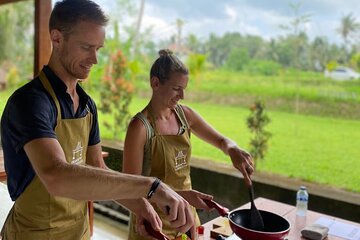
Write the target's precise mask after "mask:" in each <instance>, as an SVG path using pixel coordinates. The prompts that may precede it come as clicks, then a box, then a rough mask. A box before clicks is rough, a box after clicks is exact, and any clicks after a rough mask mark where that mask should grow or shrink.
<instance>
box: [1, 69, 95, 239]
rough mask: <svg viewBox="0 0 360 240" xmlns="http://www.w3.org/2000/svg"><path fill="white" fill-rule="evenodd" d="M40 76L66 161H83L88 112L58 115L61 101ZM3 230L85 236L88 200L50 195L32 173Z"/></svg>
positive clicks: (25, 235)
mask: <svg viewBox="0 0 360 240" xmlns="http://www.w3.org/2000/svg"><path fill="white" fill-rule="evenodd" d="M39 77H40V80H41V82H42V84H43V85H44V87H45V88H46V90H47V91H48V92H49V94H50V95H51V96H52V98H53V99H54V101H55V104H56V108H57V113H58V114H57V124H56V127H55V133H56V137H57V139H58V141H59V143H60V145H61V147H62V149H63V151H64V153H65V156H66V160H67V162H68V163H69V164H78V165H84V164H85V161H86V150H87V145H88V142H89V133H90V128H91V125H92V114H91V113H90V112H88V114H87V115H86V116H85V117H83V118H77V119H61V109H60V104H59V101H58V99H57V97H56V95H55V92H54V90H53V89H52V87H51V85H50V82H49V80H48V79H47V78H46V76H45V74H44V73H43V72H41V73H40V76H39ZM44 161H46V159H44ZM3 232H4V233H3V240H37V239H41V240H43V239H49V240H50V239H51V240H57V239H59V240H60V239H61V240H78V239H79V240H80V239H81V240H88V239H90V229H89V222H88V213H87V201H77V200H73V199H68V198H62V197H54V196H51V195H50V194H49V193H48V192H47V190H46V189H45V187H44V185H43V184H42V182H41V181H40V180H39V178H38V177H37V176H36V175H35V177H34V179H33V180H32V182H31V183H30V184H29V185H28V186H27V187H26V189H25V190H24V192H23V193H22V194H21V195H20V196H19V198H18V199H16V201H15V203H14V206H13V208H12V210H11V211H10V213H9V215H8V217H7V220H6V223H5V224H4V229H3Z"/></svg>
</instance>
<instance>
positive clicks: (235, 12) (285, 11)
mask: <svg viewBox="0 0 360 240" xmlns="http://www.w3.org/2000/svg"><path fill="white" fill-rule="evenodd" d="M131 1H133V2H135V4H136V6H140V0H131ZM95 2H97V3H98V4H99V5H101V6H102V7H103V8H104V10H105V11H111V10H112V8H113V6H112V4H114V2H115V1H113V0H95ZM290 3H294V4H299V6H300V7H299V11H298V15H306V14H310V21H309V22H308V23H306V24H305V25H304V26H303V28H304V30H305V31H306V33H307V35H308V36H309V37H310V39H314V38H315V37H316V36H326V37H327V38H328V40H329V41H330V42H331V43H337V44H339V43H342V39H341V37H340V35H339V34H338V33H337V32H336V29H337V28H338V27H339V26H340V21H341V18H342V17H343V16H345V15H347V14H349V13H352V15H353V16H354V17H355V18H356V19H357V21H358V22H360V16H359V13H360V4H359V1H358V0H302V1H290V0H145V10H144V16H143V19H142V25H141V30H142V31H144V29H146V28H148V27H152V29H153V34H152V36H151V37H152V38H153V40H154V41H155V42H156V41H158V40H165V39H169V38H170V36H172V35H175V34H176V32H177V27H176V20H177V19H181V20H183V21H184V25H183V27H182V35H183V36H186V35H188V34H189V33H193V34H195V35H196V36H197V37H199V38H200V39H207V38H208V36H209V34H210V33H215V34H216V35H218V36H222V35H223V34H225V33H226V32H239V33H241V34H244V35H247V34H249V35H258V36H261V37H263V38H265V39H267V40H269V39H271V38H277V37H278V36H280V35H285V34H286V32H285V31H284V30H283V29H281V28H280V27H279V26H280V25H284V24H285V25H289V23H290V22H291V21H292V20H293V19H294V17H295V16H296V13H295V11H294V8H291V7H290ZM128 21H133V22H134V24H135V22H136V16H134V19H132V20H131V19H128Z"/></svg>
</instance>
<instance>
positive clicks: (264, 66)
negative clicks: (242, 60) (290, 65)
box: [244, 60, 281, 76]
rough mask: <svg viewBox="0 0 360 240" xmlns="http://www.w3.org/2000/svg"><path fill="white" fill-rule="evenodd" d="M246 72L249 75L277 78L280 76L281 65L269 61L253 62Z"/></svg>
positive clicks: (246, 67) (246, 68)
mask: <svg viewBox="0 0 360 240" xmlns="http://www.w3.org/2000/svg"><path fill="white" fill-rule="evenodd" d="M244 70H245V71H247V72H249V73H257V74H262V75H265V76H275V75H278V74H279V72H280V70H281V65H280V64H279V63H276V62H273V61H269V60H252V61H250V62H249V64H247V65H246V66H245V68H244Z"/></svg>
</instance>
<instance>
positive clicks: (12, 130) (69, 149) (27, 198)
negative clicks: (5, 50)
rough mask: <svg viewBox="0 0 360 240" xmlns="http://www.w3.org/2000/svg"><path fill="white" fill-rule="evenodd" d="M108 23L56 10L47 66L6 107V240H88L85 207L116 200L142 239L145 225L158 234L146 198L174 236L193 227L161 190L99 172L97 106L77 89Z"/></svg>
mask: <svg viewBox="0 0 360 240" xmlns="http://www.w3.org/2000/svg"><path fill="white" fill-rule="evenodd" d="M107 21H108V19H107V18H106V16H105V15H104V13H103V12H102V10H101V9H100V7H99V6H98V5H97V4H95V3H94V2H91V1H90V0H63V1H61V2H57V3H56V5H55V7H54V9H53V11H52V13H51V17H50V24H49V30H50V36H51V41H52V47H53V49H52V53H51V57H50V60H49V63H48V65H47V66H45V67H44V68H43V70H42V71H41V72H40V74H39V76H37V77H35V79H34V80H32V81H31V82H29V83H28V84H26V85H24V86H23V87H21V88H19V89H18V90H17V91H16V92H15V93H14V94H13V95H12V96H11V97H10V98H9V100H8V102H7V104H6V106H5V109H4V112H3V115H2V118H1V124H2V125H1V138H2V144H3V151H4V160H5V168H6V172H7V176H8V180H7V184H8V189H9V193H10V196H11V198H12V199H13V200H14V201H15V203H14V207H13V208H12V210H11V211H10V213H9V215H8V217H7V220H6V222H5V224H4V227H3V230H2V234H1V235H2V236H3V239H5V240H8V239H9V240H10V239H18V240H22V239H52V240H53V239H62V240H64V239H69V240H70V239H71V240H75V239H89V238H90V236H89V227H88V216H87V205H86V203H87V202H86V201H87V200H109V199H118V202H119V203H122V204H124V205H125V206H126V207H127V208H129V209H130V210H131V211H133V212H134V213H135V214H137V215H138V216H139V217H140V219H141V221H139V222H138V223H137V228H138V231H139V232H140V233H141V234H143V235H147V233H146V231H145V227H144V225H143V220H144V219H146V220H147V221H148V222H150V224H151V225H152V227H153V228H155V229H158V230H159V229H161V221H160V219H159V217H158V216H157V214H156V213H155V211H154V209H153V208H152V206H151V205H150V204H149V202H148V201H147V200H145V199H144V197H146V196H147V197H148V198H149V200H150V201H153V202H154V203H156V204H157V205H158V206H159V207H160V208H161V209H163V210H164V211H166V212H168V218H169V220H170V221H171V223H172V226H173V227H174V228H176V229H178V230H179V231H182V232H186V231H187V230H188V229H189V228H190V227H191V226H192V225H193V223H194V218H193V216H192V214H191V210H190V206H189V204H188V203H187V202H186V201H185V200H184V199H183V198H182V197H180V196H179V195H177V194H176V193H175V192H174V191H172V190H171V189H170V188H169V187H168V186H166V185H165V184H162V183H160V184H159V181H157V180H155V179H154V178H148V177H141V176H133V175H127V174H121V173H117V172H113V171H111V170H107V169H104V168H106V166H105V164H104V162H103V159H102V156H101V144H100V137H99V127H98V121H97V110H96V106H95V103H94V102H93V100H92V99H91V98H90V97H89V96H88V95H87V94H86V93H85V92H84V90H83V89H82V88H81V87H80V86H79V84H78V81H79V79H85V78H87V76H88V74H89V72H90V69H91V67H92V66H93V65H94V64H96V63H97V51H98V50H99V49H100V48H101V47H102V46H103V44H104V38H105V26H106V23H107ZM129 199H130V200H129ZM131 199H135V200H131Z"/></svg>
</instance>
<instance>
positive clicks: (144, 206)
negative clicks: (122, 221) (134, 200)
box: [134, 198, 162, 238]
mask: <svg viewBox="0 0 360 240" xmlns="http://www.w3.org/2000/svg"><path fill="white" fill-rule="evenodd" d="M139 204H140V205H139V207H140V208H139V211H136V212H134V213H135V215H136V225H135V228H136V232H138V233H139V234H140V235H142V236H144V237H148V238H153V237H152V236H150V235H149V233H148V232H147V231H146V229H145V225H144V221H148V222H149V223H150V224H151V227H152V228H153V229H154V230H156V231H161V229H162V222H161V219H160V217H159V215H158V214H157V213H156V212H155V210H154V208H153V206H151V204H150V203H149V202H148V201H147V200H146V199H144V198H142V199H141V200H139Z"/></svg>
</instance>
